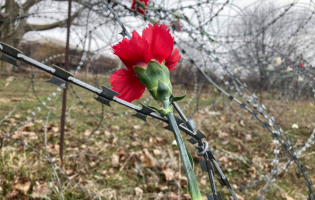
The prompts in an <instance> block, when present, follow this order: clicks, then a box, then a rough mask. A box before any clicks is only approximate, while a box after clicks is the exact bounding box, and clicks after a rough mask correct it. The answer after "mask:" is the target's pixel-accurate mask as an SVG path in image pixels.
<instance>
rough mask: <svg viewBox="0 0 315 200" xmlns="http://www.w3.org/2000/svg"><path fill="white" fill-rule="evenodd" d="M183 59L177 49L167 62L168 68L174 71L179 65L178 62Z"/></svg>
mask: <svg viewBox="0 0 315 200" xmlns="http://www.w3.org/2000/svg"><path fill="white" fill-rule="evenodd" d="M180 59H181V55H179V51H178V49H175V50H174V52H173V54H172V55H171V56H170V57H168V58H167V59H166V60H165V65H166V67H167V68H168V69H169V70H170V71H172V70H174V69H176V68H175V66H176V65H177V63H178V61H179V60H180Z"/></svg>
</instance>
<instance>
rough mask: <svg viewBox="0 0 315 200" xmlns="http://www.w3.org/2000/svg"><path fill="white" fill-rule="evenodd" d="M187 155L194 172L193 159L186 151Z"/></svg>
mask: <svg viewBox="0 0 315 200" xmlns="http://www.w3.org/2000/svg"><path fill="white" fill-rule="evenodd" d="M187 154H188V158H189V161H190V164H191V167H192V169H193V170H194V169H195V163H194V160H193V157H192V156H191V154H190V152H189V151H188V150H187Z"/></svg>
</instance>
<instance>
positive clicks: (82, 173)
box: [0, 72, 315, 200]
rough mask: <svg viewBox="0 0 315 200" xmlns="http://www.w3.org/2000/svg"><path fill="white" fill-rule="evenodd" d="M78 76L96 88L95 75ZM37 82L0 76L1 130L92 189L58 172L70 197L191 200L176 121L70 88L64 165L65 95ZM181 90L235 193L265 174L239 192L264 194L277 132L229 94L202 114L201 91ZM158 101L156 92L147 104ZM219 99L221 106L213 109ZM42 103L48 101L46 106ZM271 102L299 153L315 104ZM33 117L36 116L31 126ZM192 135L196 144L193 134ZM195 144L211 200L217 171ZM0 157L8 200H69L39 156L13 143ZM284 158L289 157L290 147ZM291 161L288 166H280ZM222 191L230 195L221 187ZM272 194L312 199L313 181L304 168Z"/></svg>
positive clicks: (0, 194)
mask: <svg viewBox="0 0 315 200" xmlns="http://www.w3.org/2000/svg"><path fill="white" fill-rule="evenodd" d="M78 77H79V78H80V79H82V80H84V81H87V82H89V83H90V84H93V85H95V77H93V76H89V77H87V78H85V77H84V76H80V75H79V76H78ZM30 78H31V76H29V75H23V74H15V75H11V76H6V75H2V76H1V77H0V120H2V121H0V122H1V123H0V132H1V134H6V135H9V134H10V133H12V132H13V131H14V133H15V134H14V135H13V138H14V139H16V140H21V141H23V142H24V143H26V144H28V145H30V146H32V147H33V148H35V149H37V150H38V151H39V152H41V153H43V154H44V155H46V153H47V155H49V156H50V157H51V160H52V161H53V162H54V163H55V164H56V165H57V166H59V167H60V169H61V170H62V171H63V172H64V173H65V175H66V176H68V178H69V179H71V180H73V181H74V182H75V183H76V184H79V186H80V187H83V188H85V189H86V190H87V191H88V192H83V191H82V190H80V189H78V188H76V187H77V186H78V185H72V184H71V183H70V182H69V180H68V179H67V178H65V177H64V176H63V175H62V174H61V173H60V172H59V171H57V173H58V176H59V179H60V181H61V185H62V193H63V194H64V197H65V199H93V198H92V197H91V196H89V194H93V195H96V196H100V197H101V199H189V198H188V195H187V179H186V177H185V174H184V169H183V167H182V165H179V152H178V150H177V146H176V145H174V143H173V141H174V137H173V134H172V133H171V132H169V131H167V130H166V129H164V128H163V127H165V126H166V124H163V123H161V122H159V121H157V120H155V119H152V118H148V123H144V122H142V121H141V120H140V119H138V118H135V117H131V115H132V114H134V111H130V110H128V109H126V108H124V107H122V106H120V105H117V104H115V103H113V102H112V103H111V105H112V106H111V107H106V106H102V105H101V104H100V103H99V102H97V101H96V100H94V98H93V97H94V96H93V94H90V93H88V92H87V91H85V90H83V89H81V88H78V87H76V86H73V89H72V88H71V87H70V88H69V90H68V101H67V123H66V133H65V149H64V163H63V165H62V166H61V161H60V158H59V130H60V126H59V124H60V113H61V99H60V95H61V94H62V92H59V91H57V87H56V86H54V85H52V84H49V83H45V82H44V80H46V79H45V78H44V77H42V76H39V73H37V72H36V73H35V76H34V85H32V84H31V83H30ZM97 81H98V83H99V84H100V85H104V86H109V76H98V77H97ZM174 88H175V94H178V95H181V94H183V93H184V91H186V92H187V96H186V98H185V99H184V100H183V101H181V102H179V105H180V106H181V107H184V106H185V105H186V104H187V103H188V102H189V101H191V104H190V106H187V109H185V110H184V112H185V114H186V115H187V116H191V117H193V119H194V120H195V123H196V125H197V127H198V128H199V129H200V130H202V131H203V133H205V135H206V136H207V139H206V141H208V142H209V145H210V147H212V148H214V155H215V157H216V159H217V161H218V163H219V165H220V167H221V168H222V170H223V172H224V173H225V175H226V176H227V177H228V179H229V181H230V183H231V185H232V187H233V188H235V189H237V188H239V187H241V186H244V185H245V186H246V185H247V184H248V183H252V182H253V181H258V180H259V178H261V179H262V180H263V181H260V182H258V184H252V185H251V187H248V188H246V189H242V190H240V189H237V190H236V193H237V194H238V196H239V199H240V200H242V199H255V198H256V197H257V196H259V195H260V194H261V190H262V189H263V187H264V186H265V185H266V181H264V180H265V175H268V176H270V171H271V169H272V166H273V165H272V159H273V158H274V153H273V151H274V143H273V140H272V137H271V135H270V133H269V132H268V131H267V130H266V129H264V128H263V127H262V126H261V125H260V124H259V123H258V121H257V120H256V119H253V118H252V117H251V116H250V114H249V113H247V112H246V111H244V110H241V109H240V107H239V106H238V105H236V104H235V103H231V102H230V101H229V100H227V99H226V98H224V97H221V96H220V94H219V93H217V92H214V91H213V90H212V88H211V87H206V88H205V89H204V90H203V91H202V95H201V97H200V99H199V105H198V107H199V109H203V108H206V109H203V110H200V111H199V112H195V111H196V98H192V99H191V100H190V97H191V96H192V90H191V88H183V87H182V86H178V85H176V86H174ZM74 91H75V93H74ZM54 94H55V96H54ZM75 94H76V95H77V96H78V97H79V98H80V99H78V98H77V97H76V95H75ZM48 97H50V98H51V100H48V99H47V98H48ZM148 97H149V94H148V93H147V92H146V93H145V95H144V97H142V98H141V99H140V102H144V101H145V100H146V99H147V98H148ZM214 101H217V104H216V105H214V106H211V105H212V102H214ZM42 102H45V103H46V105H45V106H43V104H42ZM134 103H135V104H138V102H136V101H135V102H134ZM149 103H150V105H154V104H155V102H154V101H150V102H148V101H147V102H146V104H147V105H148V104H149ZM263 103H264V105H265V106H266V107H267V111H268V113H269V114H270V115H271V116H274V118H275V119H276V123H277V124H278V126H280V127H282V128H283V130H284V131H285V132H286V133H287V134H288V137H289V138H290V140H291V141H292V143H293V144H294V148H295V149H296V150H298V149H300V148H301V147H303V146H304V144H305V142H306V141H307V140H308V138H309V137H310V135H311V133H312V130H313V129H314V127H315V123H314V120H313V119H314V117H315V106H314V100H313V99H309V100H301V101H299V102H290V101H286V100H276V99H274V98H271V97H269V96H268V95H265V96H264V100H263ZM38 107H40V109H39V108H38ZM33 112H34V113H35V114H34V113H33ZM32 113H33V114H32ZM8 114H10V116H8ZM26 117H29V119H30V120H28V121H27V122H26V123H25V124H24V125H21V124H20V122H23V121H25V119H26ZM47 117H48V118H47ZM100 121H101V123H100ZM292 124H298V126H299V128H298V129H292ZM17 128H18V129H17ZM46 128H47V129H46ZM45 132H46V134H45ZM91 134H92V135H91ZM45 136H46V138H47V149H46V148H45ZM183 138H184V140H185V139H186V136H185V135H184V134H183ZM186 146H187V149H188V150H189V151H190V152H191V153H192V155H193V157H194V159H195V174H196V177H197V180H199V185H200V189H201V193H202V194H203V195H204V197H205V199H206V193H207V192H208V193H210V191H211V188H210V184H209V180H208V177H207V174H202V172H201V168H200V165H199V162H198V160H199V157H198V156H197V154H196V149H195V148H194V146H193V145H191V144H190V143H188V142H187V143H186ZM314 149H315V148H314V146H311V147H309V148H308V149H307V150H306V151H305V152H304V153H303V156H301V157H300V158H299V160H300V161H301V163H302V164H303V165H304V167H305V168H306V169H307V171H308V174H309V177H310V179H311V180H312V181H313V182H314V178H315V173H314V169H315V162H314V161H315V157H314V154H312V152H313V151H314ZM0 154H1V156H0V199H33V198H35V199H60V194H61V193H60V189H59V188H58V182H57V179H56V176H55V174H54V170H53V168H52V167H51V164H50V163H49V162H47V160H46V159H44V158H43V157H40V156H39V154H38V153H36V152H34V151H33V150H31V149H29V148H25V147H24V146H22V145H20V144H18V143H17V142H16V141H12V140H8V139H6V140H5V141H4V146H3V148H2V149H1V150H0ZM279 157H286V155H285V154H283V152H282V151H281V153H280V155H279ZM286 161H287V159H284V160H281V161H280V162H279V164H278V166H282V164H284V163H285V162H286ZM216 186H217V189H219V190H222V187H221V186H220V185H219V182H216ZM313 188H314V187H313ZM314 189H315V188H314ZM268 190H269V192H268V193H267V194H266V195H265V196H264V198H265V199H287V200H292V199H298V200H300V199H307V189H306V186H305V184H304V179H303V177H302V176H301V174H300V173H299V172H298V170H297V167H296V165H295V164H294V163H292V164H291V165H290V166H289V168H288V169H287V170H286V171H285V172H284V173H283V174H282V175H281V176H279V177H278V178H277V179H276V180H274V184H272V185H271V186H270V187H269V188H268ZM178 194H180V196H179V195H178ZM221 194H222V196H223V197H224V199H226V198H227V197H228V194H229V193H228V191H227V189H226V188H223V190H222V191H221Z"/></svg>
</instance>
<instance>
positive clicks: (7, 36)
mask: <svg viewBox="0 0 315 200" xmlns="http://www.w3.org/2000/svg"><path fill="white" fill-rule="evenodd" d="M42 1H43V0H27V1H26V2H24V3H23V4H21V3H19V2H17V1H16V0H5V1H4V2H2V5H1V13H0V20H1V21H0V37H1V40H2V41H5V42H6V43H8V44H10V45H13V46H17V45H18V44H19V42H20V41H21V39H22V38H23V36H24V34H25V33H27V32H29V31H34V30H35V31H44V30H50V29H53V28H56V27H66V21H67V19H63V20H60V21H57V22H54V23H50V24H41V25H38V24H29V23H28V22H27V17H28V15H29V10H30V9H31V7H32V6H35V5H37V4H39V3H41V2H42ZM55 1H58V2H62V1H66V0H55ZM21 11H22V13H23V14H22V15H21ZM79 12H80V10H78V11H76V12H74V13H73V14H72V16H71V19H72V20H73V19H75V18H76V17H78V15H79Z"/></svg>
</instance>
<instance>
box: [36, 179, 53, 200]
mask: <svg viewBox="0 0 315 200" xmlns="http://www.w3.org/2000/svg"><path fill="white" fill-rule="evenodd" d="M50 194H51V190H50V189H49V188H48V187H47V183H44V184H41V185H35V186H34V187H33V192H32V197H33V198H48V197H49V196H50Z"/></svg>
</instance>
